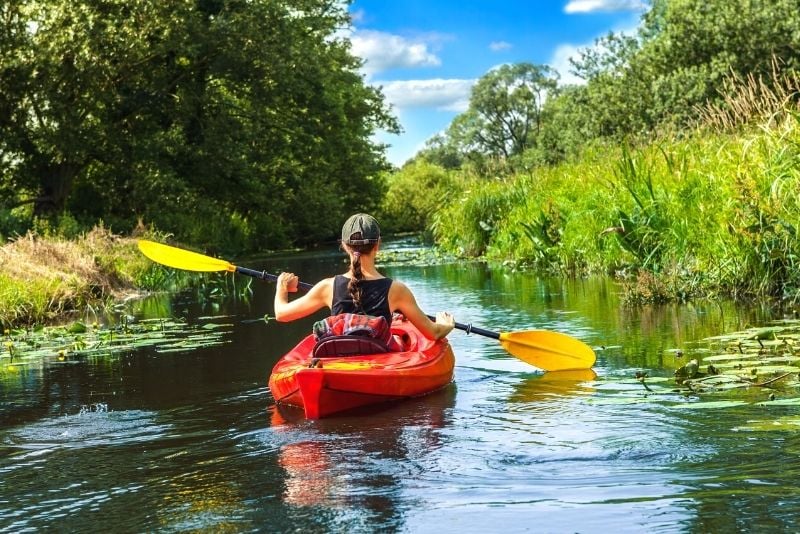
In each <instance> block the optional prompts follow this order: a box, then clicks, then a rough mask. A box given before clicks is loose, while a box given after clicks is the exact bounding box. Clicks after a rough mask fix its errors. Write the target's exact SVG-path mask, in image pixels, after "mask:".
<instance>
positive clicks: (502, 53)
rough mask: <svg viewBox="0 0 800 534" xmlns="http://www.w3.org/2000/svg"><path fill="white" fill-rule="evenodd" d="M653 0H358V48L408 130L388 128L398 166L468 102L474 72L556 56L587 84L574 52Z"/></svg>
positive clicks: (561, 68)
mask: <svg viewBox="0 0 800 534" xmlns="http://www.w3.org/2000/svg"><path fill="white" fill-rule="evenodd" d="M645 7H646V0H538V1H537V0H528V1H523V0H505V1H504V0H355V1H354V2H353V4H352V5H351V6H350V13H351V14H352V17H353V28H352V33H351V35H350V39H351V41H352V43H353V53H354V54H355V55H357V56H359V57H361V58H363V59H364V60H365V64H364V67H363V73H364V76H365V78H366V80H367V82H368V83H370V84H374V85H379V86H381V87H383V92H384V95H385V96H386V99H387V101H388V102H389V103H390V104H391V105H392V107H393V112H394V114H395V116H397V117H398V119H399V120H400V124H401V125H402V127H403V130H404V132H403V133H402V134H401V135H399V136H398V135H390V134H387V133H385V132H384V133H381V134H379V135H378V140H379V141H381V142H383V143H386V144H388V145H391V146H390V147H389V149H388V152H387V155H388V158H389V161H391V162H392V163H394V164H395V165H398V166H400V165H402V164H403V162H405V161H406V160H407V159H408V158H410V157H412V156H413V155H414V154H415V153H416V152H417V151H418V150H419V149H420V148H422V147H423V146H424V143H425V141H426V140H427V139H428V138H430V137H431V136H433V135H435V134H436V133H438V132H441V131H443V130H444V129H446V128H447V126H448V125H449V124H450V122H451V121H452V120H453V118H454V117H455V116H456V115H457V114H458V113H460V112H462V111H464V110H465V109H466V107H467V104H468V101H469V91H470V88H471V87H472V85H473V84H474V83H475V81H476V80H477V79H478V78H480V77H481V76H483V75H484V74H486V73H487V72H488V71H489V70H490V69H492V68H493V67H496V66H498V65H501V64H503V63H518V62H523V61H527V62H531V63H535V64H543V65H550V66H551V67H553V68H555V69H556V70H557V71H558V72H559V73H560V75H561V82H562V83H565V82H567V83H579V82H580V80H578V79H577V78H575V77H574V76H573V75H571V74H570V73H569V72H568V69H569V61H568V59H569V57H571V56H575V55H576V54H577V53H578V50H580V49H581V48H586V47H588V46H591V45H592V43H593V42H594V40H595V39H597V38H598V37H601V36H603V35H606V34H608V32H609V31H614V32H620V31H622V32H631V31H633V30H634V29H635V28H636V27H637V26H638V23H639V19H640V18H641V14H642V12H643V10H644V9H645Z"/></svg>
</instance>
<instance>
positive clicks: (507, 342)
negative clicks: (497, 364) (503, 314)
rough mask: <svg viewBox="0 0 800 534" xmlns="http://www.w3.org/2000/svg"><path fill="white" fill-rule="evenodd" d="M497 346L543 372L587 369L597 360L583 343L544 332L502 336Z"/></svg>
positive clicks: (511, 333)
mask: <svg viewBox="0 0 800 534" xmlns="http://www.w3.org/2000/svg"><path fill="white" fill-rule="evenodd" d="M500 344H501V345H503V348H504V349H506V350H507V351H508V352H509V353H511V354H513V355H514V356H516V357H517V358H519V359H520V360H522V361H524V362H527V363H529V364H531V365H533V366H535V367H538V368H539V369H542V370H544V371H567V370H570V369H590V368H591V367H592V366H593V365H594V362H595V360H596V357H595V354H594V351H593V350H592V348H591V347H590V346H589V345H587V344H586V343H584V342H582V341H578V340H577V339H575V338H572V337H570V336H568V335H566V334H560V333H558V332H549V331H547V330H527V331H524V332H502V333H501V334H500Z"/></svg>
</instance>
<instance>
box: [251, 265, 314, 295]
mask: <svg viewBox="0 0 800 534" xmlns="http://www.w3.org/2000/svg"><path fill="white" fill-rule="evenodd" d="M236 272H237V273H239V274H244V275H247V276H252V277H253V278H258V279H259V280H269V281H271V282H277V281H278V275H275V274H272V273H268V272H267V271H256V270H255V269H248V268H247V267H236ZM297 287H298V288H300V289H302V290H303V291H308V290H309V289H311V288H312V287H314V286H313V285H312V284H307V283H305V282H298V283H297Z"/></svg>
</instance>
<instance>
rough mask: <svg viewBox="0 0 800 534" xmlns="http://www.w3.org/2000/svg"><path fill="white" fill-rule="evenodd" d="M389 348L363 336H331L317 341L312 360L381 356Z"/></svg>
mask: <svg viewBox="0 0 800 534" xmlns="http://www.w3.org/2000/svg"><path fill="white" fill-rule="evenodd" d="M384 352H389V348H388V347H387V346H386V345H384V344H383V343H381V342H380V341H378V340H377V339H375V338H371V337H364V336H331V337H327V338H325V339H323V340H321V341H318V342H317V344H316V346H315V347H314V353H313V356H312V357H314V358H332V357H337V356H359V355H362V354H382V353H384Z"/></svg>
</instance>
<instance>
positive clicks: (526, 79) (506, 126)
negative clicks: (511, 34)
mask: <svg viewBox="0 0 800 534" xmlns="http://www.w3.org/2000/svg"><path fill="white" fill-rule="evenodd" d="M557 86H558V74H557V73H556V72H555V71H553V70H552V69H550V67H547V66H544V65H533V64H531V63H518V64H514V65H502V66H501V67H498V68H497V69H494V70H492V71H490V72H488V73H487V74H486V75H484V76H483V77H482V78H481V79H480V80H478V82H477V83H476V84H475V86H474V87H473V88H472V94H471V96H470V101H469V109H468V110H467V111H466V112H464V113H462V114H461V115H459V116H458V117H456V118H455V119H454V121H453V123H452V124H451V126H450V128H449V129H448V132H447V135H448V136H449V137H450V138H451V139H452V140H453V141H454V142H455V144H456V145H458V146H460V147H461V149H462V150H463V151H465V152H477V153H479V154H482V155H487V156H495V157H501V158H509V157H511V156H514V155H518V154H521V153H522V152H523V151H525V150H526V149H527V148H529V147H531V146H533V145H535V144H536V142H537V138H538V136H539V133H540V131H541V127H542V108H543V106H544V102H545V99H546V98H547V97H548V95H552V94H553V93H554V92H555V90H556V88H557Z"/></svg>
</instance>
